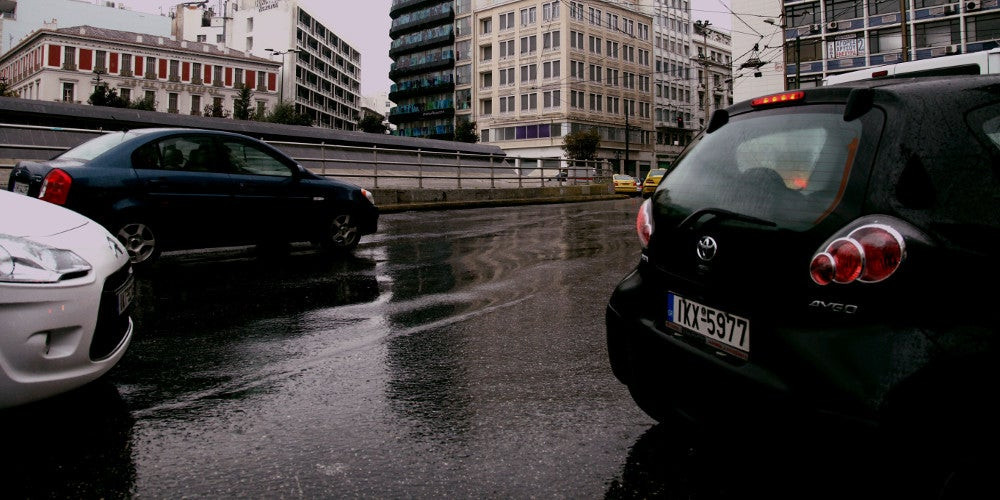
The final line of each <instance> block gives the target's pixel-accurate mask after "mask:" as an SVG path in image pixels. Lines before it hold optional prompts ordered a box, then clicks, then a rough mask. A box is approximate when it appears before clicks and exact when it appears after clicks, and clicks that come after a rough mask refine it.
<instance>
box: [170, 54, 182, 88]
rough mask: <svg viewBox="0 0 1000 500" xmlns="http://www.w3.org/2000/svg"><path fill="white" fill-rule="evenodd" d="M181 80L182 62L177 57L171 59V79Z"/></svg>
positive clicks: (173, 80)
mask: <svg viewBox="0 0 1000 500" xmlns="http://www.w3.org/2000/svg"><path fill="white" fill-rule="evenodd" d="M180 80H181V62H180V61H178V60H176V59H171V60H170V81H172V82H179V81H180Z"/></svg>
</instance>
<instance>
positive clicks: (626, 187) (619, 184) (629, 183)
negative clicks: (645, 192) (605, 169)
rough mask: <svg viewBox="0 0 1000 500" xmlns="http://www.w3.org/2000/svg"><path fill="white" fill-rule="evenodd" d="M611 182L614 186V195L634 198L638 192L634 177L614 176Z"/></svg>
mask: <svg viewBox="0 0 1000 500" xmlns="http://www.w3.org/2000/svg"><path fill="white" fill-rule="evenodd" d="M612 182H614V185H615V193H619V194H627V195H629V196H635V195H636V194H637V193H638V192H639V190H638V189H637V188H636V185H637V184H636V181H635V177H632V176H631V175H623V174H615V175H614V176H612Z"/></svg>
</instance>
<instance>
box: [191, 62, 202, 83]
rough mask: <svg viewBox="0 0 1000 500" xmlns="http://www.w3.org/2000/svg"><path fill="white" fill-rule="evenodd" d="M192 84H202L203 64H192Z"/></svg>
mask: <svg viewBox="0 0 1000 500" xmlns="http://www.w3.org/2000/svg"><path fill="white" fill-rule="evenodd" d="M191 83H193V84H195V85H200V84H201V63H191Z"/></svg>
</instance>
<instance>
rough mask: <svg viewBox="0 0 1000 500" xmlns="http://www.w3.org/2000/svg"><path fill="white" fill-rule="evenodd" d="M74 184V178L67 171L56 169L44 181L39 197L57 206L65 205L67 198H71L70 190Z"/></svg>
mask: <svg viewBox="0 0 1000 500" xmlns="http://www.w3.org/2000/svg"><path fill="white" fill-rule="evenodd" d="M72 184H73V178H72V177H70V176H69V174H67V173H66V172H65V171H63V170H60V169H58V168H54V169H52V170H51V171H49V173H48V174H47V175H46V176H45V180H43V181H42V190H41V191H39V193H38V197H39V198H41V199H43V200H45V201H47V202H49V203H54V204H56V205H65V204H66V198H67V197H69V188H70V186H71V185H72Z"/></svg>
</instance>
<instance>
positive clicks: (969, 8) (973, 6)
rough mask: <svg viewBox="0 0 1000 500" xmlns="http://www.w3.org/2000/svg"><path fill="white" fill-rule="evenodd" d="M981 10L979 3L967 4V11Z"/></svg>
mask: <svg viewBox="0 0 1000 500" xmlns="http://www.w3.org/2000/svg"><path fill="white" fill-rule="evenodd" d="M973 10H979V2H965V11H966V12H969V11H973Z"/></svg>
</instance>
